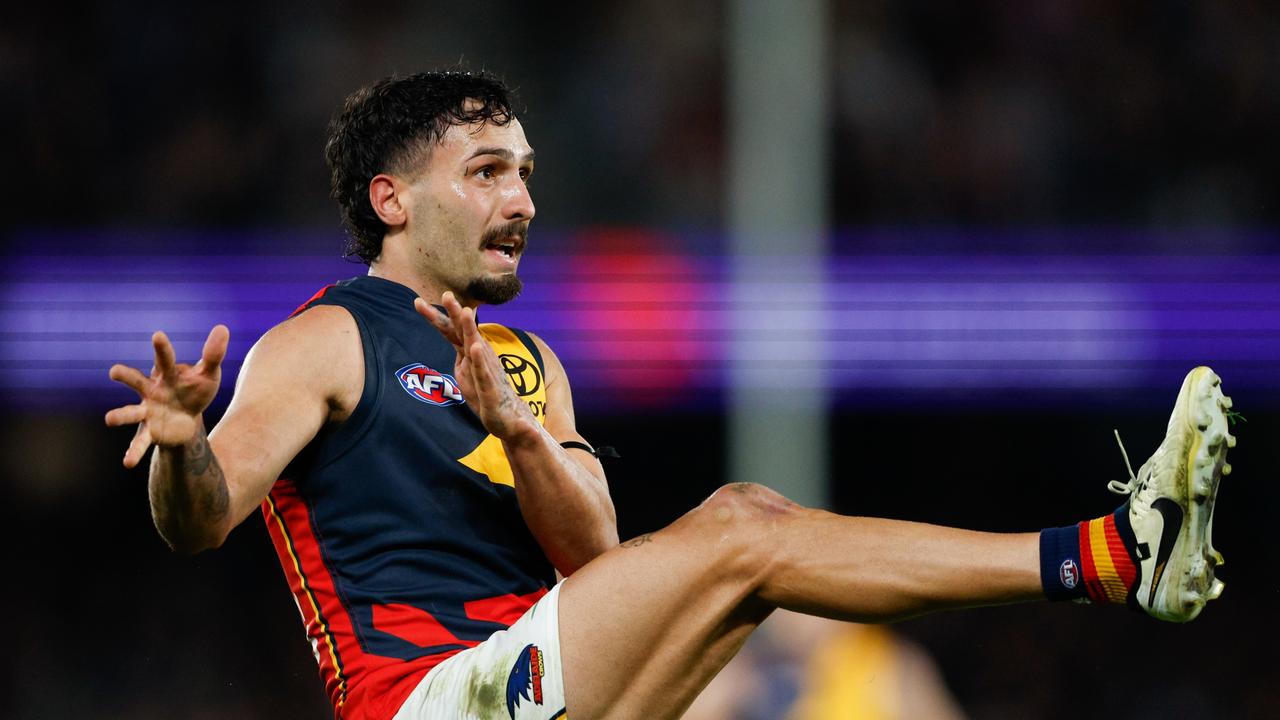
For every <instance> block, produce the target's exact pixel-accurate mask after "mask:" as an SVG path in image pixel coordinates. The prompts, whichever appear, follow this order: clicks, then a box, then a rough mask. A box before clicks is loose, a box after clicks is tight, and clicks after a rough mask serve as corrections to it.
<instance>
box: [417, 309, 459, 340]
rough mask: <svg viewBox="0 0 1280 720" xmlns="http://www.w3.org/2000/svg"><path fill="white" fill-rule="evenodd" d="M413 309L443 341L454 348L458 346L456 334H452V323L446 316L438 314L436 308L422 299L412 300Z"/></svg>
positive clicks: (438, 311)
mask: <svg viewBox="0 0 1280 720" xmlns="http://www.w3.org/2000/svg"><path fill="white" fill-rule="evenodd" d="M413 309H414V310H417V311H418V314H419V315H421V316H422V317H424V318H426V319H427V322H429V323H431V326H432V327H434V328H435V329H436V330H438V331H440V334H441V335H443V336H444V339H445V340H448V341H449V342H450V343H451V344H452V345H453V346H454V347H457V346H458V334H457V333H456V332H454V329H453V323H452V322H451V321H450V320H449V316H448V315H445V314H444V313H442V312H440V310H439V309H438V308H437V307H436V306H434V305H432V304H431V303H429V302H427V301H426V300H423V299H422V298H414V300H413Z"/></svg>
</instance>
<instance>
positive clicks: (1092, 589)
mask: <svg viewBox="0 0 1280 720" xmlns="http://www.w3.org/2000/svg"><path fill="white" fill-rule="evenodd" d="M1079 527H1080V561H1081V562H1080V564H1081V566H1082V567H1081V574H1082V575H1083V576H1084V586H1085V592H1086V593H1088V595H1089V599H1090V600H1093V601H1094V602H1096V603H1123V602H1125V601H1127V600H1128V599H1129V589H1130V588H1131V587H1132V586H1133V583H1134V581H1135V580H1136V579H1137V577H1138V569H1137V568H1136V567H1134V564H1133V560H1132V559H1131V558H1130V557H1129V551H1128V549H1127V548H1125V546H1124V541H1123V540H1121V539H1120V533H1119V532H1118V531H1117V530H1116V519H1115V517H1114V516H1112V515H1106V516H1103V517H1100V518H1098V519H1096V520H1088V521H1086V522H1082V523H1080V526H1079Z"/></svg>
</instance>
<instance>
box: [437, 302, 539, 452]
mask: <svg viewBox="0 0 1280 720" xmlns="http://www.w3.org/2000/svg"><path fill="white" fill-rule="evenodd" d="M440 302H441V304H442V305H444V309H445V312H443V313H442V312H440V310H439V309H437V308H436V307H434V306H433V305H431V304H430V303H428V302H427V301H426V300H423V299H422V298H415V299H414V301H413V307H414V309H415V310H417V311H418V314H419V315H422V316H423V317H425V318H426V319H427V321H428V322H430V323H431V325H432V327H434V328H435V329H436V330H438V331H439V332H440V334H441V335H443V336H444V339H445V340H448V341H449V344H451V345H453V349H454V350H455V351H456V352H457V358H456V359H455V361H454V365H453V372H454V375H455V379H456V380H457V381H458V389H459V390H461V391H462V396H463V397H464V398H466V399H467V404H468V405H470V406H471V409H472V410H473V411H474V412H475V413H476V415H478V416H479V417H480V422H481V423H483V424H484V428H485V430H488V431H489V432H490V433H491V434H492V435H494V436H495V437H497V438H498V439H500V440H509V439H514V438H515V437H516V436H518V435H519V434H520V433H524V432H529V431H531V430H533V431H536V430H537V428H538V427H539V425H538V421H537V419H536V418H534V416H533V413H532V412H531V411H530V410H529V406H528V404H527V403H525V402H523V401H521V400H520V398H519V397H517V396H516V392H515V390H514V389H513V388H512V387H511V383H509V382H507V374H506V372H505V371H504V370H503V369H502V362H501V361H499V360H498V355H497V354H496V353H495V352H494V351H493V348H492V347H490V346H489V343H488V342H485V339H484V337H483V336H482V335H481V334H480V328H479V327H478V326H477V325H476V312H475V310H473V309H471V308H464V307H462V305H461V304H460V303H459V302H458V299H457V298H455V297H454V295H453V293H451V292H446V293H445V294H444V296H443V297H442V298H441V301H440Z"/></svg>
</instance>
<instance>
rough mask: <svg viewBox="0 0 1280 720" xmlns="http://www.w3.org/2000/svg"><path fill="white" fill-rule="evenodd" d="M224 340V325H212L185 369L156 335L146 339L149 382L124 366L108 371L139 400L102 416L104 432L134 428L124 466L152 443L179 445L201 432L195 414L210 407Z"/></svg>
mask: <svg viewBox="0 0 1280 720" xmlns="http://www.w3.org/2000/svg"><path fill="white" fill-rule="evenodd" d="M230 338H231V332H230V331H229V330H227V326H226V325H217V326H215V327H214V328H213V330H211V331H210V332H209V338H208V339H207V340H205V342H204V351H203V352H202V353H201V354H200V361H199V362H197V363H196V364H195V365H187V364H185V363H178V362H177V360H176V358H175V357H174V352H173V345H172V344H170V342H169V338H168V337H167V336H166V335H165V334H164V333H163V332H156V334H154V335H152V336H151V345H152V347H153V348H154V350H155V356H156V357H155V365H154V366H153V367H152V368H151V375H150V376H149V377H148V376H147V375H145V374H143V372H142V371H141V370H138V369H137V368H132V367H129V366H128V365H119V364H117V365H112V366H111V371H110V373H109V375H110V377H111V379H112V380H115V381H116V382H118V383H121V384H122V385H127V386H129V387H130V388H132V389H133V391H134V392H136V393H138V397H139V398H140V399H141V402H139V403H137V404H135V405H125V406H123V407H118V408H116V409H114V410H112V411H110V412H108V413H107V417H106V420H107V425H108V426H109V427H118V426H120V425H133V424H137V425H138V431H137V432H136V433H134V436H133V441H132V442H130V443H129V449H128V450H126V451H125V453H124V466H125V467H129V468H131V467H135V466H136V465H137V464H138V462H139V461H141V460H142V457H143V456H144V455H146V453H147V449H148V448H150V447H151V445H152V444H153V443H154V444H156V445H159V446H162V447H176V446H180V445H184V444H186V443H187V441H189V440H191V439H192V438H193V437H195V436H196V433H197V432H198V431H200V430H201V428H202V427H203V424H204V420H203V419H202V418H201V414H202V413H203V412H204V410H205V408H207V407H209V404H210V403H212V402H213V398H214V396H216V395H217V394H218V386H219V384H220V383H221V382H222V360H223V358H225V357H226V355H227V343H228V341H229V340H230Z"/></svg>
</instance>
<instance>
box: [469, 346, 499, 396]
mask: <svg viewBox="0 0 1280 720" xmlns="http://www.w3.org/2000/svg"><path fill="white" fill-rule="evenodd" d="M467 354H468V359H469V360H470V361H471V379H472V381H473V382H474V383H475V384H476V390H477V391H486V392H487V391H488V390H489V389H490V388H492V387H494V382H495V380H494V375H493V365H492V364H490V362H489V357H488V356H489V355H491V354H492V350H491V349H490V348H489V344H488V343H486V342H485V341H484V340H478V341H476V342H472V343H471V344H470V345H468V346H467Z"/></svg>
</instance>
